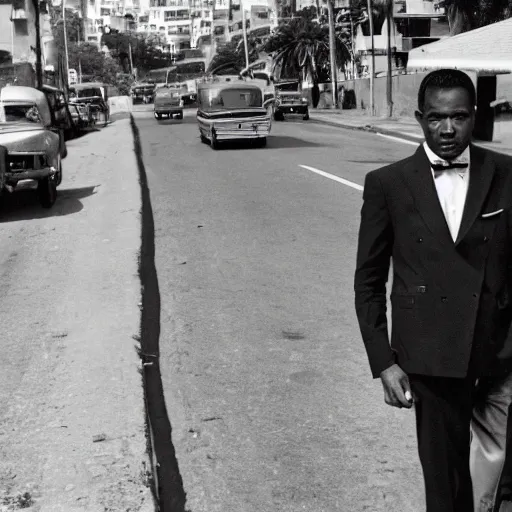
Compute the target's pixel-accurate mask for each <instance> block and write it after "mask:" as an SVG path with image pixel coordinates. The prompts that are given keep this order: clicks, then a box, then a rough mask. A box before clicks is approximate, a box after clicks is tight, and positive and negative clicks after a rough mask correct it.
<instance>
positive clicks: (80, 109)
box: [69, 103, 96, 131]
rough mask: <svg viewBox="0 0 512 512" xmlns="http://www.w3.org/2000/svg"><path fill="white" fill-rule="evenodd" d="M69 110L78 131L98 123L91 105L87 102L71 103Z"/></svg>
mask: <svg viewBox="0 0 512 512" xmlns="http://www.w3.org/2000/svg"><path fill="white" fill-rule="evenodd" d="M69 110H70V112H71V118H72V119H73V124H74V125H75V128H76V130H77V131H83V130H85V129H87V128H91V127H92V126H94V125H95V124H96V120H95V119H94V117H93V116H92V113H91V110H90V109H89V105H87V104H86V103H71V104H70V105H69Z"/></svg>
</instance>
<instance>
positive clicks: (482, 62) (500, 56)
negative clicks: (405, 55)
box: [407, 18, 512, 75]
mask: <svg viewBox="0 0 512 512" xmlns="http://www.w3.org/2000/svg"><path fill="white" fill-rule="evenodd" d="M440 68H454V69H461V70H464V71H473V72H476V73H478V74H481V75H495V74H504V73H512V18H510V19H508V20H505V21H500V22H498V23H493V24H492V25H487V26H485V27H482V28H477V29H475V30H470V31H469V32H464V33H463V34H459V35H457V36H453V37H448V38H446V39H442V40H441V41H436V42H435V43H430V44H426V45H423V46H420V47H419V48H415V49H413V50H411V51H410V52H409V60H408V63H407V69H408V70H417V71H426V70H433V69H440Z"/></svg>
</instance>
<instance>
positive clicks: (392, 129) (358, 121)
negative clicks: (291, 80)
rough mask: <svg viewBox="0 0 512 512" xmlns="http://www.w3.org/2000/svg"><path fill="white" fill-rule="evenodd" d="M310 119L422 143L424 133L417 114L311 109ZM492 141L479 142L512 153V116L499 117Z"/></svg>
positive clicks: (481, 144) (493, 148) (489, 147)
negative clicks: (416, 116) (369, 113)
mask: <svg viewBox="0 0 512 512" xmlns="http://www.w3.org/2000/svg"><path fill="white" fill-rule="evenodd" d="M310 120H311V121H313V122H317V123H322V124H326V125H329V126H336V127H339V128H348V129H353V130H364V131H369V132H373V133H381V134H382V135H389V136H392V137H399V138H401V139H404V140H408V141H411V142H418V143H420V142H422V141H423V133H422V131H421V128H420V126H419V124H418V123H417V121H416V119H414V117H412V116H411V117H398V118H396V117H393V118H389V117H372V116H370V115H368V114H367V113H366V112H364V111H362V110H339V109H336V110H334V109H333V110H327V109H325V110H324V109H310ZM494 139H495V140H494V141H493V142H480V141H477V142H476V143H477V144H478V145H480V146H482V147H485V148H488V149H490V150H493V151H498V152H500V153H506V154H509V155H512V119H500V118H498V120H497V121H496V122H495V128H494Z"/></svg>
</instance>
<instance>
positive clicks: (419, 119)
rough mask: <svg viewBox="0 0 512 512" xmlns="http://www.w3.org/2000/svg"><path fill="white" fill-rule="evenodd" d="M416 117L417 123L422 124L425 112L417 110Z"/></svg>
mask: <svg viewBox="0 0 512 512" xmlns="http://www.w3.org/2000/svg"><path fill="white" fill-rule="evenodd" d="M414 117H415V118H416V121H418V123H421V121H423V112H421V111H419V110H415V111H414Z"/></svg>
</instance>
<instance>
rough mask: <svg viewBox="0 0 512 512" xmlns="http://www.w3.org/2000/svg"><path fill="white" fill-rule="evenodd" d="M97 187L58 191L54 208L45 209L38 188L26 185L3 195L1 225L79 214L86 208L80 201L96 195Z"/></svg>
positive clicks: (0, 212)
mask: <svg viewBox="0 0 512 512" xmlns="http://www.w3.org/2000/svg"><path fill="white" fill-rule="evenodd" d="M97 186H98V185H93V186H91V187H80V188H67V189H62V190H61V189H58V192H57V201H56V202H55V204H54V205H53V207H52V208H43V207H42V206H41V205H40V204H39V198H38V195H37V189H36V186H35V185H32V184H31V185H30V186H27V185H25V186H24V187H23V188H20V189H19V190H15V191H14V192H13V193H12V194H9V193H5V194H3V195H2V198H1V203H0V205H1V206H0V223H2V222H16V221H20V220H30V219H43V218H47V217H57V216H60V215H71V214H73V213H78V212H79V211H81V210H82V209H83V207H84V205H83V204H82V202H81V201H80V199H83V198H85V197H89V196H92V195H94V194H95V193H96V191H95V188H96V187H97Z"/></svg>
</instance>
